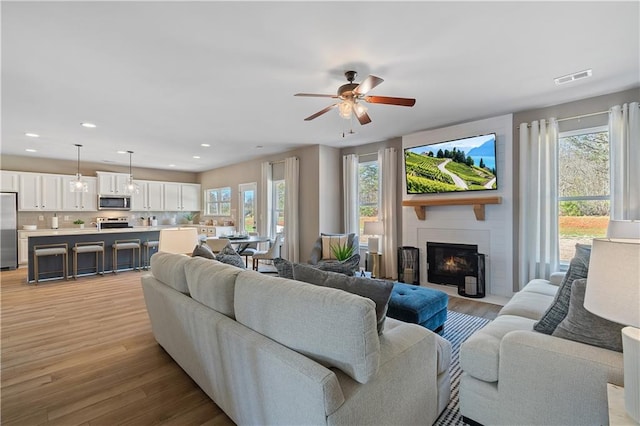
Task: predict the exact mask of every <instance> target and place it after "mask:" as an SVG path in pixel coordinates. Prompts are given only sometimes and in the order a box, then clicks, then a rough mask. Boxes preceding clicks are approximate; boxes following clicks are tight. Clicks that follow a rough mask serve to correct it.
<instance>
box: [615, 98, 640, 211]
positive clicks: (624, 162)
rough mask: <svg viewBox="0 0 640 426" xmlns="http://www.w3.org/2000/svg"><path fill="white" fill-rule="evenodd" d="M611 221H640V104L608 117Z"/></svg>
mask: <svg viewBox="0 0 640 426" xmlns="http://www.w3.org/2000/svg"><path fill="white" fill-rule="evenodd" d="M609 146H610V154H609V161H610V167H609V170H610V173H611V182H610V185H611V213H610V216H611V219H612V220H634V219H635V220H640V113H639V111H638V102H632V103H630V104H624V105H622V106H621V105H616V106H614V107H612V108H611V110H610V114H609Z"/></svg>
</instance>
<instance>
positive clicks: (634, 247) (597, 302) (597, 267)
mask: <svg viewBox="0 0 640 426" xmlns="http://www.w3.org/2000/svg"><path fill="white" fill-rule="evenodd" d="M584 307H585V308H586V309H587V310H588V311H590V312H592V313H594V314H596V315H598V316H599V317H602V318H605V319H608V320H609V321H614V322H617V323H619V324H623V325H630V326H632V327H636V328H638V327H640V239H604V238H596V239H594V240H593V245H592V247H591V257H590V261H589V274H588V277H587V288H586V293H585V298H584Z"/></svg>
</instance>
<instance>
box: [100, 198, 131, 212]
mask: <svg viewBox="0 0 640 426" xmlns="http://www.w3.org/2000/svg"><path fill="white" fill-rule="evenodd" d="M98 210H131V196H130V195H98Z"/></svg>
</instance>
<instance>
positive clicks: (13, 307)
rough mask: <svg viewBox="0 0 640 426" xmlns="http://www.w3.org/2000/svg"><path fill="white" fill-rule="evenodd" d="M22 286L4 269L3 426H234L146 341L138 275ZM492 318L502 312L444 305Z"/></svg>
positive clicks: (466, 303)
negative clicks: (163, 425) (165, 425)
mask: <svg viewBox="0 0 640 426" xmlns="http://www.w3.org/2000/svg"><path fill="white" fill-rule="evenodd" d="M143 273H145V272H133V271H131V272H122V273H120V274H118V275H112V274H108V275H106V276H104V277H101V276H92V277H84V278H80V279H78V280H77V281H74V280H69V281H55V282H48V283H42V284H40V285H38V286H33V285H27V284H26V269H25V268H21V269H18V270H16V271H2V273H1V275H0V280H1V282H0V286H1V287H0V289H1V308H2V313H1V320H2V323H1V331H2V349H1V359H0V364H1V382H0V383H1V384H0V405H1V409H0V415H1V422H2V424H3V425H5V426H8V425H65V426H67V425H116V424H118V425H149V424H168V425H171V424H173V425H181V426H182V425H200V424H208V425H217V426H218V425H220V426H224V425H232V424H233V422H232V421H231V420H230V419H229V418H228V417H227V416H226V415H225V414H224V412H222V410H220V408H219V407H218V406H217V405H216V404H214V403H213V402H212V401H211V400H210V399H209V397H208V396H207V395H206V394H205V393H204V392H202V391H201V390H200V388H198V386H197V385H196V384H195V382H193V381H192V380H191V379H190V378H189V376H187V374H186V373H184V372H183V371H182V370H181V369H180V367H178V365H177V364H175V363H174V362H173V360H172V359H171V357H170V356H169V355H167V353H166V352H164V350H163V349H162V348H161V347H160V346H159V345H158V344H157V343H156V341H155V340H154V338H153V335H152V333H151V326H150V323H149V318H148V316H147V312H146V308H145V305H144V300H143V296H142V288H141V286H140V276H141V274H143ZM449 300H450V306H449V307H450V309H452V310H455V311H458V312H463V313H468V314H470V315H476V316H482V317H485V318H490V319H493V318H495V315H496V313H497V312H498V311H499V310H500V306H496V305H489V304H486V303H481V302H477V301H473V300H465V299H461V298H455V297H450V298H449Z"/></svg>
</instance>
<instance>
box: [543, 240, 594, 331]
mask: <svg viewBox="0 0 640 426" xmlns="http://www.w3.org/2000/svg"><path fill="white" fill-rule="evenodd" d="M590 256H591V246H589V245H585V244H576V253H575V256H574V257H573V259H571V262H570V263H569V269H568V270H567V273H566V274H565V276H564V279H563V280H562V283H560V286H559V287H558V292H557V293H556V296H555V299H554V300H553V303H552V304H551V305H550V306H549V308H548V309H547V311H546V312H545V313H544V315H543V316H542V318H540V321H538V322H537V323H536V324H535V326H534V327H533V329H534V330H536V331H538V332H540V333H545V334H552V333H553V331H554V330H555V329H556V327H557V326H558V324H560V323H561V322H562V320H563V319H564V318H565V317H566V316H567V312H568V311H569V298H570V297H571V284H572V283H573V282H574V281H575V280H578V279H580V278H587V274H588V272H589V258H590Z"/></svg>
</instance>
